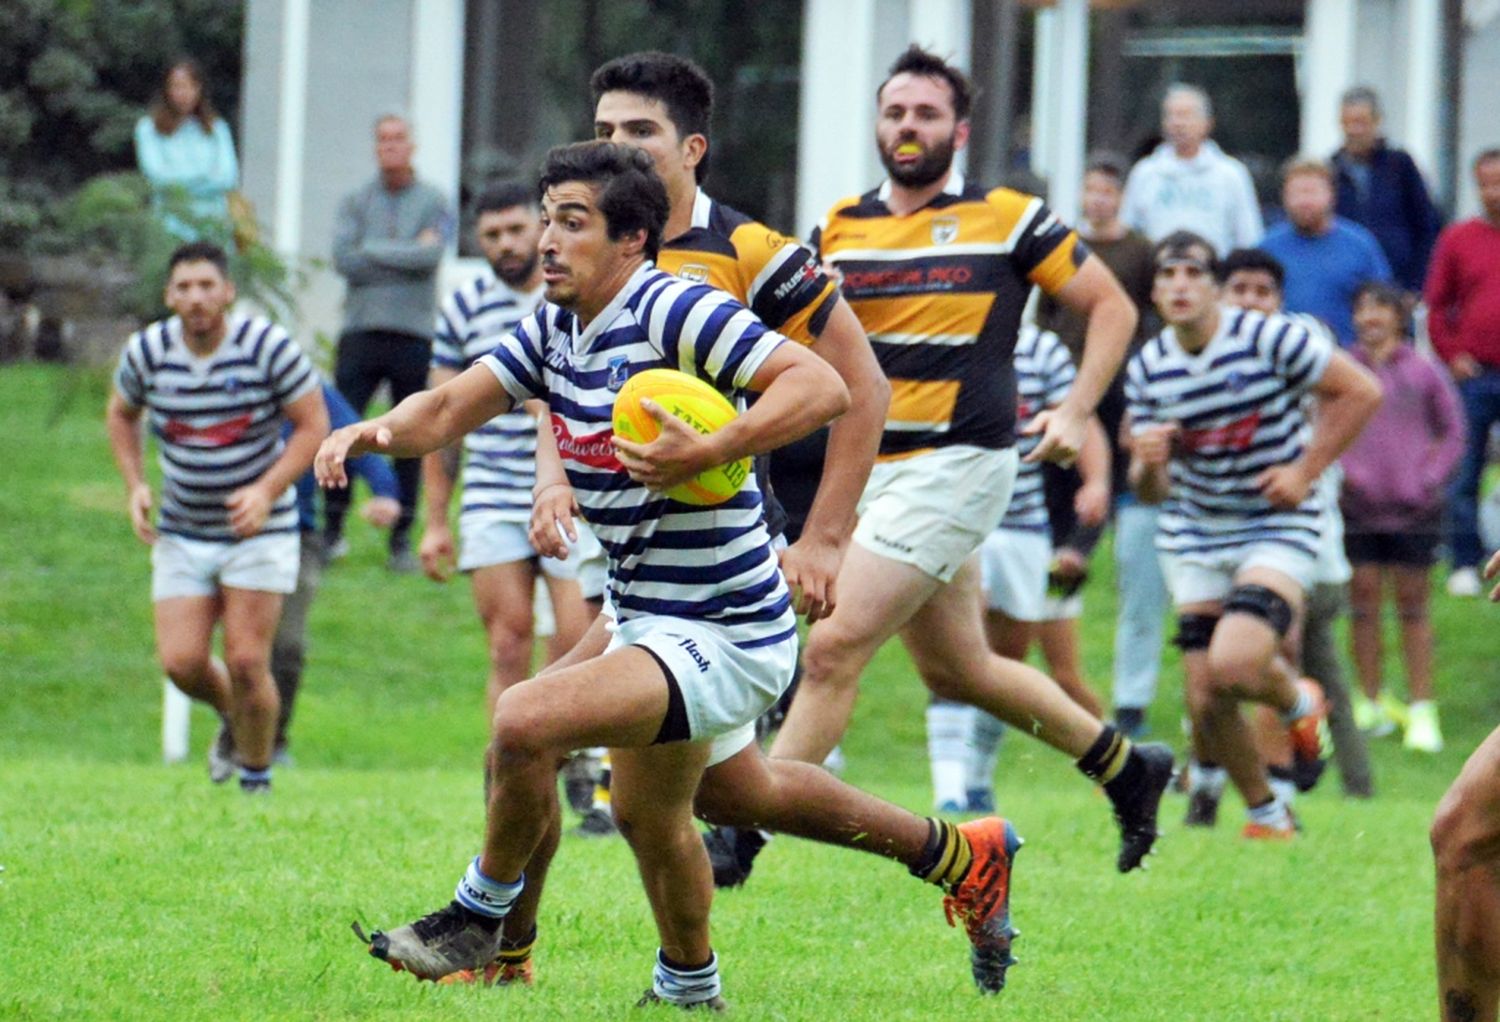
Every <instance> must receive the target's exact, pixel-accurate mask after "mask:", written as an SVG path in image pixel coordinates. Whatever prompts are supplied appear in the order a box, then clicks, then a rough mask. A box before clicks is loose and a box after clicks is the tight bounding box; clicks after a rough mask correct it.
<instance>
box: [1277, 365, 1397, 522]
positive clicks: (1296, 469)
mask: <svg viewBox="0 0 1500 1022" xmlns="http://www.w3.org/2000/svg"><path fill="white" fill-rule="evenodd" d="M1311 390H1312V393H1313V394H1314V395H1316V396H1317V399H1318V414H1317V417H1316V419H1315V420H1314V422H1313V431H1312V438H1311V439H1310V440H1308V442H1307V446H1306V447H1305V448H1304V449H1303V451H1302V456H1301V457H1300V458H1298V459H1297V460H1296V461H1293V462H1290V463H1288V464H1285V465H1275V466H1273V467H1271V468H1268V469H1266V470H1265V471H1264V472H1262V473H1261V474H1260V477H1259V478H1258V479H1257V480H1256V484H1257V485H1258V486H1259V487H1260V491H1261V493H1263V494H1264V495H1265V497H1266V499H1267V500H1269V501H1270V502H1271V503H1272V505H1274V506H1276V507H1281V508H1292V507H1296V506H1297V505H1299V504H1301V503H1302V502H1303V501H1304V500H1306V499H1307V494H1308V492H1309V491H1310V490H1311V489H1312V486H1313V484H1314V483H1315V482H1316V481H1317V479H1318V477H1319V476H1321V475H1322V474H1323V471H1324V470H1325V469H1326V468H1328V466H1329V465H1332V464H1333V463H1334V462H1335V461H1336V460H1338V456H1339V455H1340V454H1343V453H1344V451H1345V450H1346V449H1347V448H1348V446H1349V445H1350V444H1352V443H1353V442H1354V438H1355V437H1357V436H1359V431H1360V430H1362V429H1364V428H1365V423H1366V422H1368V421H1369V420H1370V416H1372V415H1374V414H1375V409H1376V408H1378V407H1380V401H1381V394H1380V383H1379V381H1378V380H1376V379H1375V377H1374V375H1373V374H1371V373H1370V372H1369V370H1367V369H1365V368H1364V367H1363V366H1361V365H1360V364H1359V363H1358V362H1356V361H1354V359H1352V358H1350V357H1349V356H1348V355H1346V354H1344V353H1343V352H1342V351H1337V350H1335V351H1334V352H1333V353H1332V356H1331V357H1330V358H1329V360H1328V366H1327V368H1325V369H1324V370H1323V375H1322V376H1321V377H1320V378H1319V380H1318V382H1317V383H1315V384H1313V385H1312V388H1311Z"/></svg>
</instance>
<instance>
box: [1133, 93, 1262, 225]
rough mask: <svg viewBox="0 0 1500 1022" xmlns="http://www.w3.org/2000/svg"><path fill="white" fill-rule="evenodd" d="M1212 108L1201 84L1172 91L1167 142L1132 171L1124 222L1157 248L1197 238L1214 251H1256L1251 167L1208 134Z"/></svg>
mask: <svg viewBox="0 0 1500 1022" xmlns="http://www.w3.org/2000/svg"><path fill="white" fill-rule="evenodd" d="M1213 127H1214V114H1213V104H1212V102H1211V101H1210V100H1209V98H1208V93H1206V92H1204V91H1203V90H1202V89H1200V88H1198V87H1197V86H1194V85H1182V84H1177V85H1173V86H1172V87H1171V88H1169V89H1167V95H1166V97H1165V98H1164V99H1163V100H1162V102H1161V130H1162V135H1163V136H1164V137H1165V139H1166V140H1165V141H1164V142H1163V143H1162V144H1161V145H1159V146H1157V148H1156V151H1155V152H1153V153H1152V154H1151V155H1150V156H1148V157H1146V158H1145V159H1144V160H1142V161H1141V162H1140V163H1137V164H1136V165H1135V168H1134V169H1133V170H1131V172H1130V177H1129V179H1128V180H1127V181H1126V182H1125V209H1124V213H1123V214H1122V217H1123V219H1124V220H1125V222H1126V223H1127V224H1129V225H1130V226H1131V227H1134V228H1135V229H1137V230H1138V231H1140V232H1141V233H1142V234H1144V235H1146V237H1148V238H1150V239H1151V240H1152V241H1153V242H1155V241H1160V240H1161V239H1162V238H1164V237H1166V236H1167V235H1168V234H1171V233H1172V232H1173V231H1179V230H1188V231H1193V232H1195V233H1197V234H1199V235H1201V236H1202V237H1204V238H1206V239H1207V240H1208V241H1209V242H1211V243H1212V244H1213V246H1214V249H1215V251H1218V252H1227V251H1229V250H1230V249H1232V248H1242V247H1244V246H1248V245H1254V244H1255V243H1256V242H1258V241H1260V236H1261V234H1262V233H1263V231H1264V225H1263V224H1262V223H1261V218H1260V203H1259V202H1258V201H1257V200H1256V198H1255V185H1254V184H1252V183H1251V181H1250V172H1249V171H1248V170H1246V169H1245V165H1244V164H1243V163H1241V162H1240V161H1239V160H1236V159H1235V158H1234V157H1232V156H1228V155H1226V154H1225V152H1224V150H1222V149H1220V148H1219V146H1218V144H1217V143H1215V142H1214V141H1213V140H1212V139H1211V138H1209V137H1208V136H1209V134H1210V133H1211V132H1212V131H1213Z"/></svg>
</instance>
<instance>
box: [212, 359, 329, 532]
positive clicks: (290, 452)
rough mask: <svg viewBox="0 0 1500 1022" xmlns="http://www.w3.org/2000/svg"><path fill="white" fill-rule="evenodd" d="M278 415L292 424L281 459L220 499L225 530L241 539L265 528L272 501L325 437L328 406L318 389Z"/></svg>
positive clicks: (303, 467) (308, 461) (307, 463)
mask: <svg viewBox="0 0 1500 1022" xmlns="http://www.w3.org/2000/svg"><path fill="white" fill-rule="evenodd" d="M282 412H283V414H285V415H286V417H287V421H288V422H290V423H291V424H292V432H291V433H290V434H289V435H288V436H287V438H286V446H285V447H284V448H283V449H282V451H281V457H279V458H277V459H276V460H275V461H274V462H272V463H271V467H270V468H268V469H266V470H265V471H264V472H263V473H261V476H260V478H259V479H257V480H255V482H253V483H251V484H249V485H248V486H241V487H240V488H239V489H238V490H235V491H234V492H233V493H231V494H230V495H229V496H228V497H226V498H225V500H224V506H225V507H227V508H228V509H229V527H230V528H231V529H233V530H234V534H235V535H236V536H239V537H240V538H241V539H248V538H249V537H251V536H254V535H255V534H256V533H258V532H260V530H261V529H262V528H264V527H265V524H266V519H267V518H269V517H270V515H271V508H273V507H274V506H275V505H276V498H278V497H280V496H281V495H282V494H283V493H285V492H286V490H287V487H289V486H291V485H292V484H293V483H295V482H296V481H297V479H298V477H299V476H301V475H303V474H304V473H305V472H306V471H307V470H308V468H309V467H311V465H312V460H313V455H314V454H316V453H317V452H318V445H319V444H320V443H322V442H323V438H324V437H326V436H327V435H328V406H327V405H326V404H324V403H323V388H322V387H313V388H312V389H311V390H309V391H308V392H307V393H305V394H303V395H302V396H301V397H299V398H297V399H295V400H293V401H290V402H288V403H287V404H286V405H284V406H283V407H282Z"/></svg>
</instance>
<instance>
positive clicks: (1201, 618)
mask: <svg viewBox="0 0 1500 1022" xmlns="http://www.w3.org/2000/svg"><path fill="white" fill-rule="evenodd" d="M1218 623H1219V615H1217V614H1179V615H1177V637H1176V638H1175V639H1173V640H1172V643H1173V644H1174V645H1175V646H1176V647H1177V648H1178V649H1180V650H1182V651H1183V652H1184V653H1193V652H1201V651H1202V650H1205V649H1207V648H1208V644H1209V643H1210V642H1212V641H1213V637H1214V628H1215V627H1216V626H1217V625H1218Z"/></svg>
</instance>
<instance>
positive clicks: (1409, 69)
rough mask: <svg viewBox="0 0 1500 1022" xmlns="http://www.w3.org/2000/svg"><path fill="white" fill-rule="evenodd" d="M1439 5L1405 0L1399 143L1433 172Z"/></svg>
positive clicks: (1437, 109)
mask: <svg viewBox="0 0 1500 1022" xmlns="http://www.w3.org/2000/svg"><path fill="white" fill-rule="evenodd" d="M1442 21H1443V5H1442V2H1441V0H1406V45H1405V50H1406V124H1405V125H1404V127H1403V130H1402V133H1401V144H1402V147H1403V148H1405V149H1406V151H1407V152H1409V153H1411V155H1412V158H1413V159H1414V160H1416V161H1417V166H1418V167H1420V168H1422V170H1423V171H1424V172H1425V173H1426V174H1427V175H1428V179H1429V181H1430V180H1432V179H1433V175H1435V174H1436V173H1437V166H1438V160H1439V156H1438V146H1439V141H1438V137H1439V128H1438V117H1439V112H1440V110H1441V108H1442V96H1441V88H1442V82H1441V80H1440V78H1441V74H1442V66H1443V32H1442Z"/></svg>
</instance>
